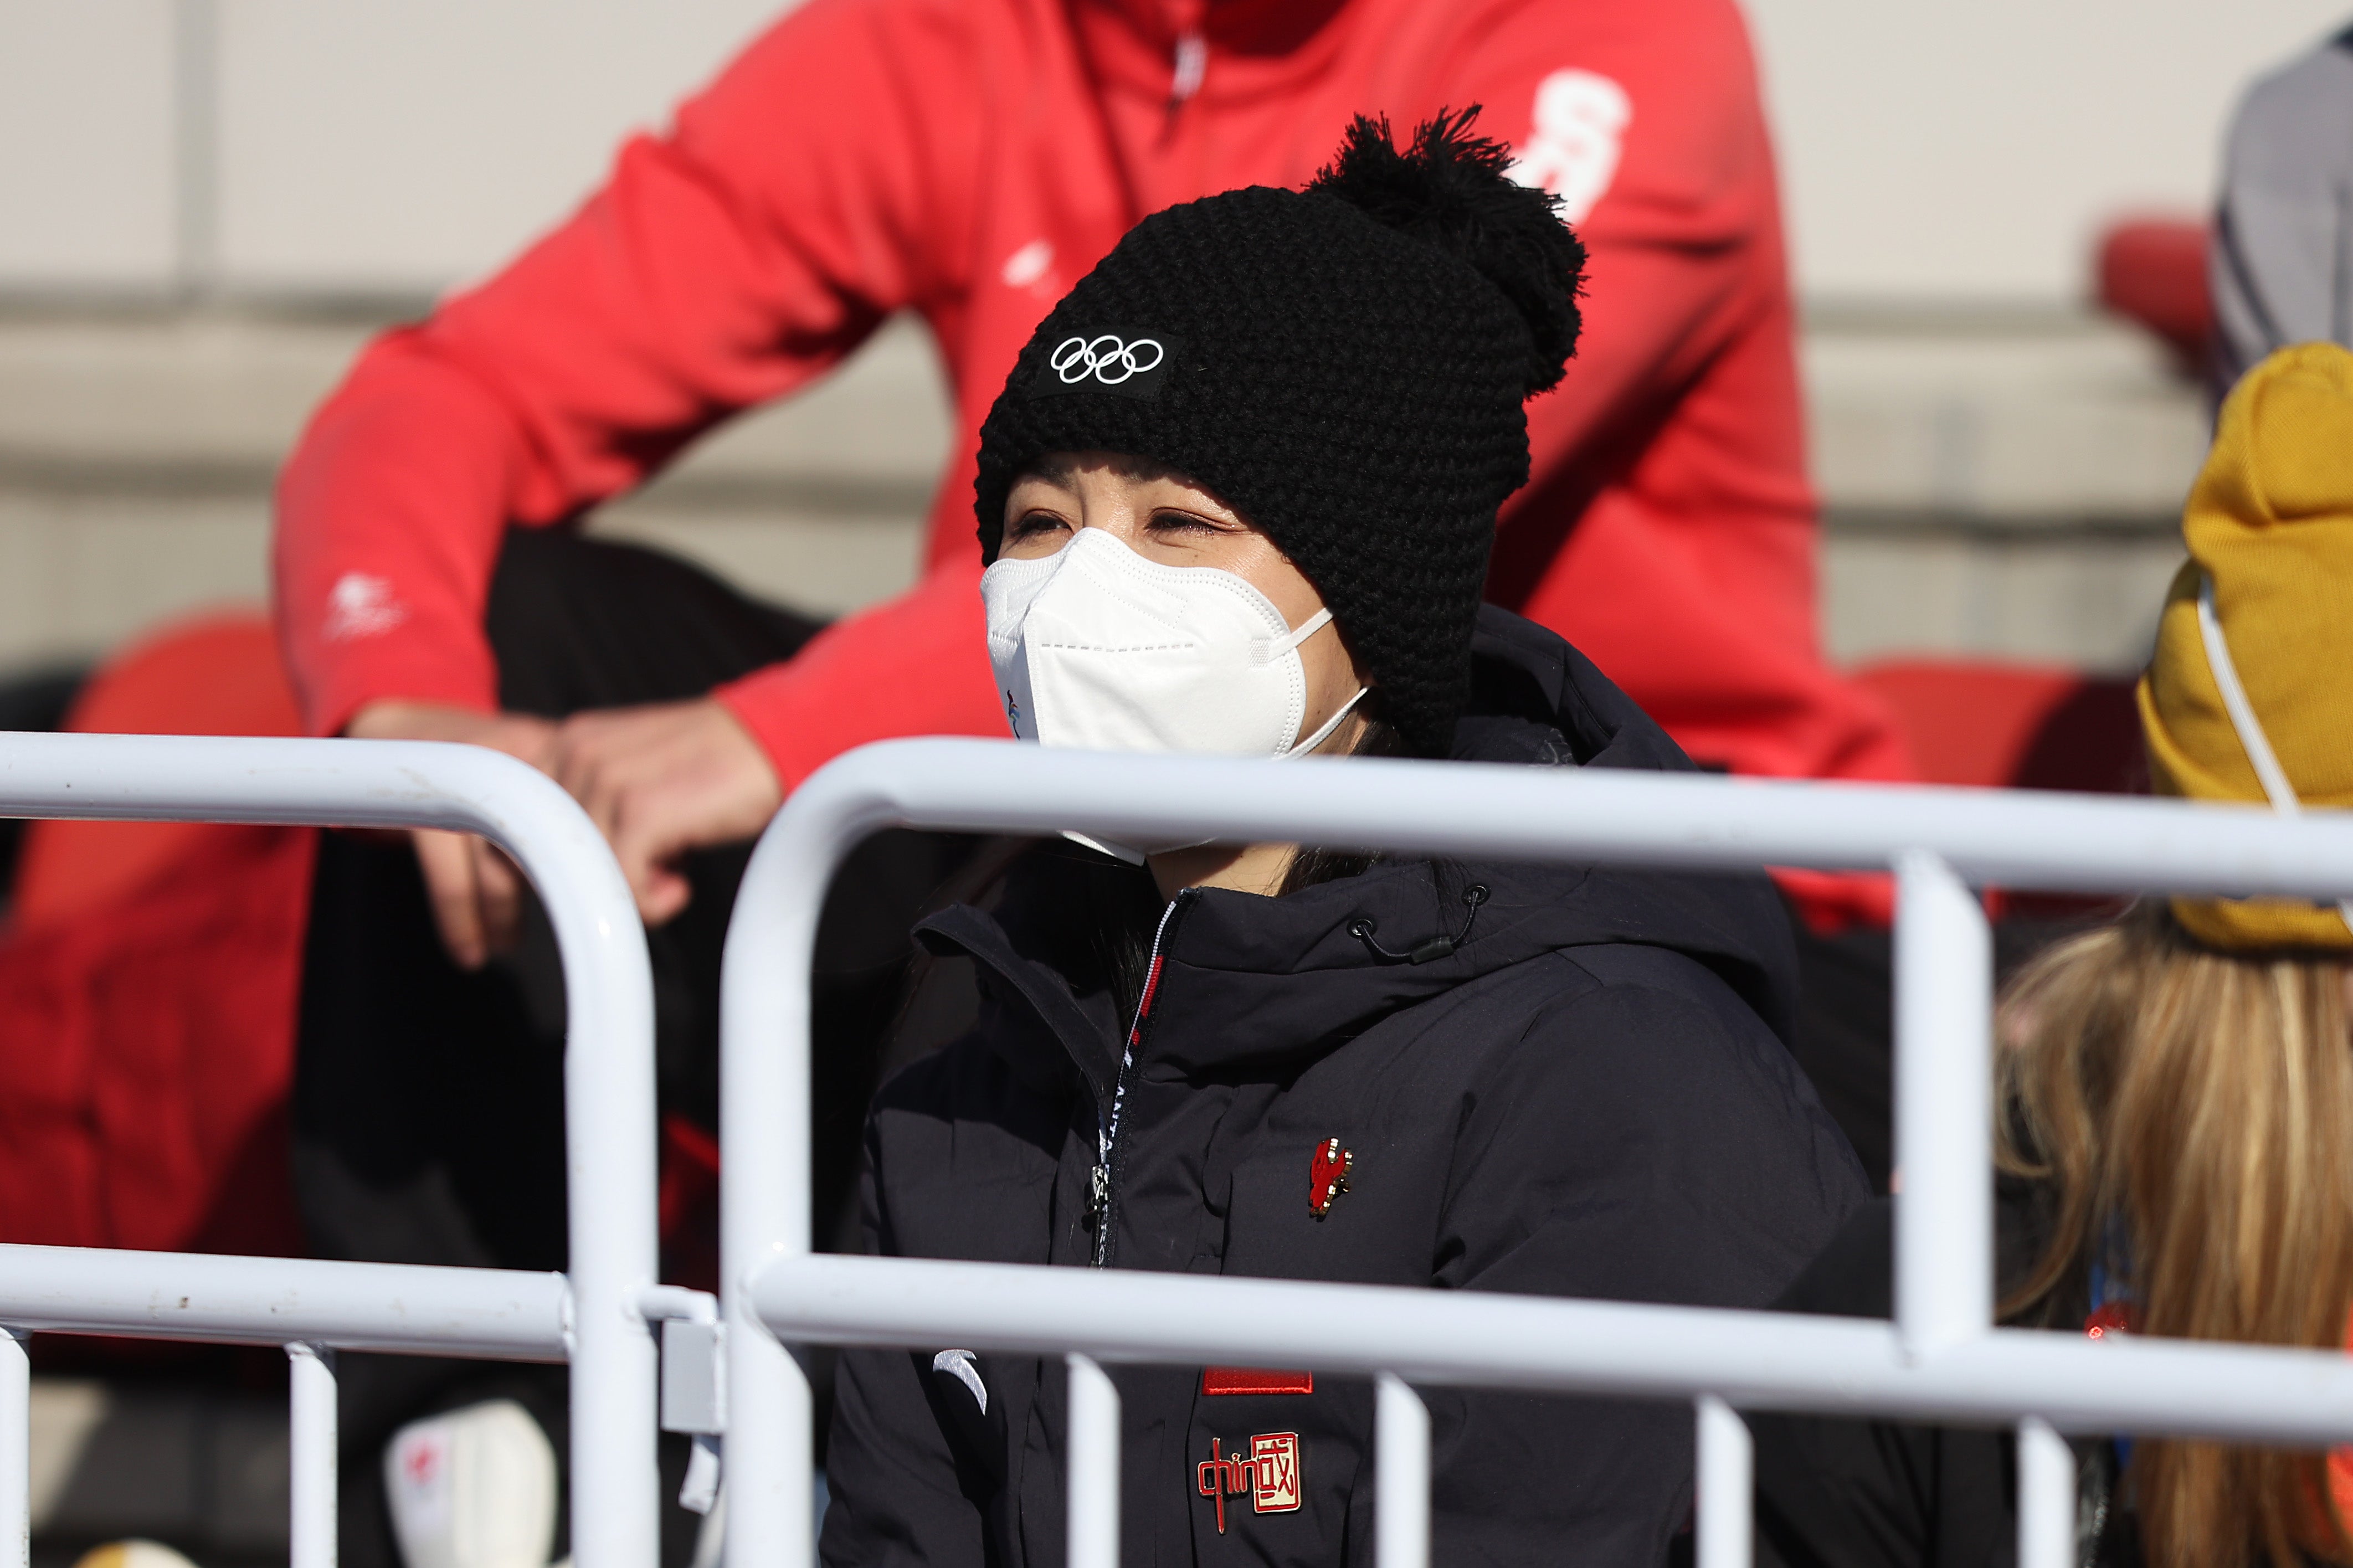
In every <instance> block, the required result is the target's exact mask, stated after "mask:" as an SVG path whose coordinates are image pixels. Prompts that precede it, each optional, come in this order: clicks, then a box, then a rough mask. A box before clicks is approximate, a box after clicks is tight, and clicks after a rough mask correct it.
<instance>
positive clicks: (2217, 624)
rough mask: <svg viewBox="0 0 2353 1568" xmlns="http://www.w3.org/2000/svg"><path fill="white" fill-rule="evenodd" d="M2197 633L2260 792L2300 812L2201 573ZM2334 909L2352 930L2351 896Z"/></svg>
mask: <svg viewBox="0 0 2353 1568" xmlns="http://www.w3.org/2000/svg"><path fill="white" fill-rule="evenodd" d="M2198 636H2199V638H2200V640H2201V641H2202V642H2204V643H2205V645H2206V668H2209V669H2211V671H2213V674H2214V687H2215V689H2216V690H2218V691H2220V692H2221V694H2222V711H2223V712H2225V713H2227V714H2229V715H2230V716H2231V728H2232V731H2235V732H2236V733H2237V735H2238V737H2239V744H2240V746H2241V747H2242V749H2243V750H2244V751H2245V752H2246V753H2247V761H2248V763H2250V764H2252V765H2253V768H2254V770H2255V778H2256V779H2257V780H2258V781H2259V782H2260V783H2261V784H2263V795H2265V797H2267V798H2268V799H2269V800H2270V801H2271V803H2272V809H2273V810H2274V811H2276V812H2278V813H2279V814H2280V815H2281V816H2302V815H2303V814H2304V803H2303V802H2302V801H2300V800H2298V799H2296V796H2295V785H2294V784H2290V783H2288V780H2287V770H2286V769H2285V768H2283V767H2281V766H2280V760H2279V753H2278V752H2274V751H2273V750H2272V742H2271V737H2270V736H2268V735H2266V734H2264V733H2263V725H2262V723H2261V722H2259V721H2257V720H2256V718H2255V705H2254V704H2253V702H2250V701H2249V700H2247V689H2246V687H2245V686H2244V685H2242V684H2241V682H2240V680H2239V667H2238V666H2237V665H2236V664H2234V663H2232V660H2231V645H2230V644H2229V643H2228V642H2226V641H2225V640H2223V637H2222V622H2221V617H2220V616H2216V615H2215V613H2214V579H2213V577H2212V576H2211V575H2208V576H2203V577H2200V579H2199V583H2198ZM2337 914H2338V916H2339V917H2341V918H2342V919H2343V920H2344V921H2345V925H2346V928H2347V930H2348V931H2353V899H2345V900H2340V901H2339V902H2338V903H2337Z"/></svg>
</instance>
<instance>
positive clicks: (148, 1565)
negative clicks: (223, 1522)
mask: <svg viewBox="0 0 2353 1568" xmlns="http://www.w3.org/2000/svg"><path fill="white" fill-rule="evenodd" d="M74 1568H196V1565H195V1563H191V1562H189V1561H188V1560H187V1559H186V1558H185V1557H183V1556H181V1555H180V1554H179V1553H178V1552H174V1551H173V1550H172V1549H171V1548H170V1547H168V1546H166V1545H164V1543H163V1542H160V1541H140V1540H136V1539H134V1540H131V1541H110V1542H107V1543H106V1544H105V1545H103V1546H93V1547H91V1548H90V1550H89V1551H87V1552H83V1553H82V1554H81V1555H80V1556H79V1558H77V1559H76V1560H75V1561H74Z"/></svg>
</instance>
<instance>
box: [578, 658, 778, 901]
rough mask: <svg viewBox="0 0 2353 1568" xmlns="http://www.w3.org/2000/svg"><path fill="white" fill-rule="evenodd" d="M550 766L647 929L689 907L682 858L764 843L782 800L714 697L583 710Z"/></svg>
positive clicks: (745, 734)
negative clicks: (761, 837) (717, 847)
mask: <svg viewBox="0 0 2353 1568" xmlns="http://www.w3.org/2000/svg"><path fill="white" fill-rule="evenodd" d="M543 766H544V767H545V768H546V769H547V771H548V772H549V773H553V774H554V776H555V782H556V783H558V784H562V785H563V786H564V787H565V789H567V790H569V791H571V792H572V795H573V798H575V800H577V801H579V803H580V804H581V805H583V806H585V807H586V808H587V812H588V815H589V816H590V817H591V818H592V819H594V820H595V822H596V826H597V827H598V828H599V829H601V830H602V831H603V833H604V835H605V838H606V841H607V842H608V843H609V844H611V845H612V847H613V854H614V856H615V857H616V858H617V859H618V860H619V861H620V862H621V870H622V872H623V873H624V874H625V875H626V876H628V879H629V889H630V890H631V891H632V892H634V893H636V894H637V897H638V914H639V915H640V916H641V917H643V919H644V921H645V922H646V924H648V925H649V926H654V925H659V924H661V923H662V922H663V921H666V920H669V919H670V917H672V916H673V915H675V914H677V913H678V912H679V911H680V910H682V909H684V908H686V902H687V900H688V898H689V897H690V896H691V895H690V892H689V889H688V887H687V882H686V879H685V877H683V876H682V875H681V874H680V872H679V870H678V868H677V867H676V865H675V862H676V860H677V859H678V858H679V856H681V854H683V853H685V852H686V851H687V850H689V849H700V848H702V847H705V846H707V845H712V844H731V843H734V842H736V841H738V840H740V839H745V838H751V837H755V836H757V835H758V833H759V831H760V830H761V829H762V828H764V827H765V826H768V818H770V817H772V816H775V815H776V808H777V807H778V806H780V805H783V804H784V802H785V792H784V786H783V785H782V784H780V783H779V782H778V781H777V778H776V769H775V768H773V767H771V766H770V765H769V763H768V758H767V754H766V753H765V752H762V751H761V750H760V747H759V743H758V742H755V741H754V740H753V739H752V734H751V731H748V730H746V729H744V726H743V725H742V724H741V723H739V722H737V721H736V719H735V716H734V715H733V713H730V712H729V711H728V710H726V708H725V707H724V706H723V705H722V704H721V703H718V702H715V701H713V700H711V699H709V698H702V699H698V700H694V701H691V702H656V703H649V704H648V705H646V706H645V707H642V708H604V709H597V710H591V711H589V712H586V713H576V714H575V715H573V716H572V717H571V718H569V719H567V720H565V721H564V722H563V723H562V724H561V725H559V726H558V727H557V729H556V731H555V739H554V746H553V748H552V749H551V752H550V753H549V757H548V760H547V762H546V763H543Z"/></svg>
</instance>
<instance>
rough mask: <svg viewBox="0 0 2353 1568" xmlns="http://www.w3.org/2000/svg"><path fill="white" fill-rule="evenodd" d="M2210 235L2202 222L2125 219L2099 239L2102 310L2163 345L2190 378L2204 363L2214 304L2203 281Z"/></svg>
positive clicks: (2098, 266) (2152, 218) (2099, 289)
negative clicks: (2132, 323) (2139, 327)
mask: <svg viewBox="0 0 2353 1568" xmlns="http://www.w3.org/2000/svg"><path fill="white" fill-rule="evenodd" d="M2210 232H2211V231H2210V229H2209V227H2208V226H2207V225H2206V223H2205V222H2204V221H2203V220H2201V219H2185V218H2173V217H2148V218H2128V219H2126V220H2124V221H2121V222H2118V223H2115V224H2112V225H2110V226H2108V229H2107V231H2106V232H2105V233H2104V234H2103V235H2101V236H2100V249H2099V258H2098V260H2097V263H2096V266H2097V268H2098V280H2097V289H2098V295H2099V301H2100V304H2101V305H2102V306H2103V307H2104V308H2105V309H2107V310H2114V311H2115V312H2116V314H2117V315H2119V316H2123V317H2125V318H2126V320H2128V321H2137V322H2139V323H2140V324H2141V325H2142V326H2144V327H2146V328H2147V329H2148V330H2149V331H2152V332H2154V333H2156V334H2157V335H2158V337H2159V338H2161V339H2163V340H2164V342H2165V344H2166V346H2167V347H2168V348H2169V349H2171V350H2172V351H2173V355H2174V360H2175V362H2176V363H2178V364H2179V366H2180V367H2181V369H2182V370H2183V371H2184V372H2185V373H2187V374H2191V375H2196V374H2200V372H2201V371H2202V370H2203V369H2204V366H2205V363H2206V352H2207V345H2208V343H2209V342H2210V341H2211V339H2212V338H2213V335H2214V300H2213V295H2212V292H2211V289H2209V288H2208V285H2207V280H2206V242H2207V238H2208V236H2209V234H2210Z"/></svg>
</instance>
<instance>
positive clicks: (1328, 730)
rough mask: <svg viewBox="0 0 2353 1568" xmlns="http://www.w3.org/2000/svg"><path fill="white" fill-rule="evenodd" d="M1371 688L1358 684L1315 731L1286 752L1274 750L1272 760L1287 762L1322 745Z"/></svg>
mask: <svg viewBox="0 0 2353 1568" xmlns="http://www.w3.org/2000/svg"><path fill="white" fill-rule="evenodd" d="M1371 690H1372V688H1371V687H1369V686H1359V687H1358V688H1356V695H1355V696H1354V697H1351V698H1349V699H1348V700H1346V701H1345V702H1343V703H1341V704H1340V708H1339V711H1337V712H1335V713H1334V714H1333V715H1332V717H1330V718H1329V719H1326V720H1324V722H1323V723H1321V724H1319V725H1317V726H1316V728H1315V733H1314V734H1313V735H1310V736H1308V737H1307V739H1305V740H1303V741H1301V742H1297V743H1296V744H1294V745H1293V747H1292V748H1291V749H1290V750H1289V751H1287V752H1275V753H1274V760H1275V761H1276V762H1278V763H1287V762H1289V761H1291V759H1292V758H1293V757H1303V756H1305V755H1306V754H1307V753H1308V752H1312V751H1314V749H1315V748H1316V747H1318V746H1320V745H1322V744H1323V743H1324V742H1326V741H1328V740H1330V739H1331V738H1332V731H1335V730H1336V729H1338V728H1339V727H1340V721H1341V720H1343V719H1345V718H1346V717H1347V716H1348V711H1349V710H1351V709H1353V708H1354V707H1356V704H1357V703H1359V702H1362V701H1363V700H1365V696H1366V693H1367V692H1369V691H1371Z"/></svg>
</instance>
